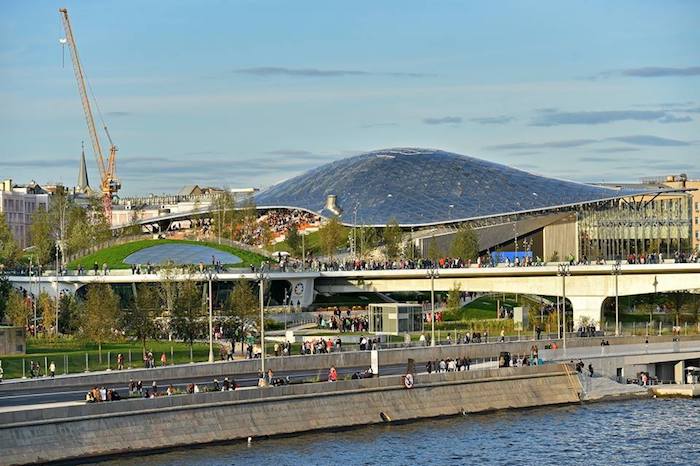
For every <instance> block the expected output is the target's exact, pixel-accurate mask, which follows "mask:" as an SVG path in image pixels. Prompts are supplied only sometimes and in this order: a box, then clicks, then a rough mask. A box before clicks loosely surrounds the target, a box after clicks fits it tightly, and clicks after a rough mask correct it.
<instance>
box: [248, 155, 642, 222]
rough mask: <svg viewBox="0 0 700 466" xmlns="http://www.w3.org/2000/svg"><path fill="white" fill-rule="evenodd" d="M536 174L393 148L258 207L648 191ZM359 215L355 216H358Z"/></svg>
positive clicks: (456, 204)
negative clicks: (331, 199)
mask: <svg viewBox="0 0 700 466" xmlns="http://www.w3.org/2000/svg"><path fill="white" fill-rule="evenodd" d="M648 192H649V191H647V190H643V189H635V190H632V189H614V188H606V187H602V186H592V185H588V184H584V183H576V182H572V181H564V180H559V179H554V178H546V177H543V176H538V175H533V174H531V173H527V172H524V171H522V170H517V169H515V168H512V167H508V166H506V165H501V164H497V163H493V162H488V161H486V160H481V159H477V158H474V157H467V156H463V155H459V154H453V153H450V152H445V151H441V150H433V149H416V148H406V149H386V150H378V151H374V152H369V153H365V154H360V155H356V156H353V157H349V158H345V159H342V160H338V161H336V162H332V163H328V164H326V165H322V166H320V167H318V168H315V169H313V170H310V171H308V172H306V173H304V174H302V175H299V176H297V177H295V178H292V179H289V180H286V181H283V182H281V183H279V184H277V185H275V186H272V187H271V188H269V189H267V190H266V191H264V192H262V193H260V194H259V195H258V196H257V197H256V203H257V204H258V206H259V207H293V208H301V209H305V210H309V211H312V212H316V213H318V214H321V215H324V216H330V215H331V214H330V212H327V211H324V207H325V205H326V199H327V196H328V195H331V194H332V195H335V196H336V197H337V204H338V205H339V206H340V208H341V209H342V210H343V213H342V214H341V220H342V221H343V223H345V224H351V223H354V222H355V221H356V223H357V224H366V225H385V224H386V223H387V222H388V221H389V220H390V219H392V218H393V219H396V221H398V223H399V224H400V225H403V226H412V225H413V226H421V225H431V224H439V223H449V222H454V221H460V220H469V219H474V218H483V217H491V216H497V215H503V214H509V213H516V212H524V211H533V210H542V209H547V208H554V207H558V206H567V205H571V204H578V203H589V202H595V201H599V200H605V199H611V198H618V197H623V196H629V195H634V194H642V193H648ZM355 216H356V220H355Z"/></svg>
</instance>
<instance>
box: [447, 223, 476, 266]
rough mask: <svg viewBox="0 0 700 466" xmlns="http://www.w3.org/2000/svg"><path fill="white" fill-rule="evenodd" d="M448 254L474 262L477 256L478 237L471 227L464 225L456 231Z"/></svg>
mask: <svg viewBox="0 0 700 466" xmlns="http://www.w3.org/2000/svg"><path fill="white" fill-rule="evenodd" d="M450 254H451V255H452V257H459V258H460V259H463V260H476V258H477V257H478V256H479V237H478V236H477V235H476V232H475V231H474V229H473V228H472V227H471V225H464V226H462V227H461V228H460V229H459V230H457V233H456V234H455V238H454V241H453V242H452V249H451V251H450Z"/></svg>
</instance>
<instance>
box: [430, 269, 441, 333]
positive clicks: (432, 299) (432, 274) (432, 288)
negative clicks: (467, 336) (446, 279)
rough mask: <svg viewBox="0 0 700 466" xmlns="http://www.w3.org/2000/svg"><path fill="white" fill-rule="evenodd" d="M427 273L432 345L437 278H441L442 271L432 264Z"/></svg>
mask: <svg viewBox="0 0 700 466" xmlns="http://www.w3.org/2000/svg"><path fill="white" fill-rule="evenodd" d="M427 274H428V278H430V346H435V279H436V278H440V272H438V269H437V267H435V266H432V267H431V268H429V269H428V272H427Z"/></svg>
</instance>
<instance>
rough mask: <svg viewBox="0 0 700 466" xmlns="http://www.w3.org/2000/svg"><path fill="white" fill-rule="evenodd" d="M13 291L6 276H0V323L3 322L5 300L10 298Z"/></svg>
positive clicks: (5, 310) (5, 309)
mask: <svg viewBox="0 0 700 466" xmlns="http://www.w3.org/2000/svg"><path fill="white" fill-rule="evenodd" d="M14 292H15V290H14V288H12V283H10V281H9V280H8V279H7V277H0V325H2V323H3V322H5V316H6V315H7V302H8V301H9V299H10V294H12V293H14Z"/></svg>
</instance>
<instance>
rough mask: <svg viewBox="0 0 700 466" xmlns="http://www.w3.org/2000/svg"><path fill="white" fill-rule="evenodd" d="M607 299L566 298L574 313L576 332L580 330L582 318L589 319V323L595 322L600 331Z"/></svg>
mask: <svg viewBox="0 0 700 466" xmlns="http://www.w3.org/2000/svg"><path fill="white" fill-rule="evenodd" d="M605 298H606V297H605V296H569V295H567V296H566V299H567V300H569V301H570V302H571V307H572V308H573V311H574V322H573V325H574V331H575V330H576V329H577V328H578V326H579V323H580V322H581V319H582V318H587V319H588V322H591V320H592V321H594V322H595V325H596V328H597V329H600V323H601V321H602V320H603V311H602V309H603V301H604V300H605Z"/></svg>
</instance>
